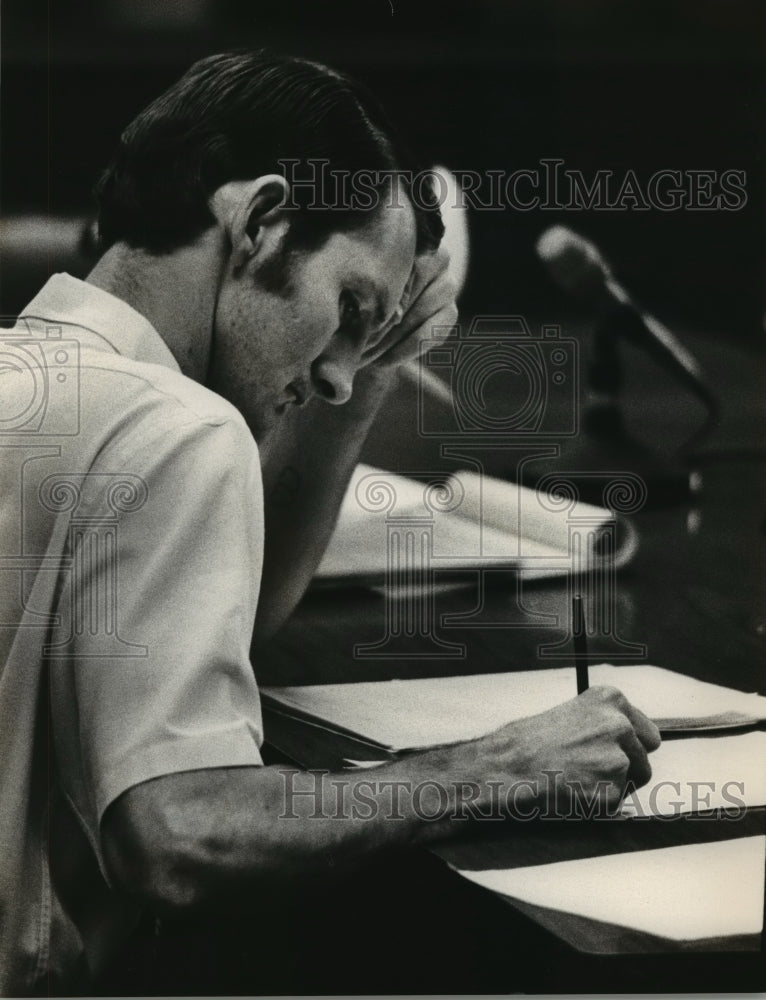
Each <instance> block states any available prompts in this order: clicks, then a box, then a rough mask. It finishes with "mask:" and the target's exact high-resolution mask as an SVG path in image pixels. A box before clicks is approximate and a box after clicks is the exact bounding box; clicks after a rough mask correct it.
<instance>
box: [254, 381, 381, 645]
mask: <svg viewBox="0 0 766 1000" xmlns="http://www.w3.org/2000/svg"><path fill="white" fill-rule="evenodd" d="M396 377H397V376H396V373H395V371H393V370H388V371H383V372H378V371H375V370H372V369H371V370H370V371H364V372H360V373H358V375H357V377H356V380H355V383H354V394H353V396H352V398H351V399H350V400H349V401H348V403H346V404H345V405H343V406H331V405H329V404H328V403H326V402H324V401H323V400H321V399H314V400H312V401H311V402H310V403H309V404H308V405H307V406H306V407H305V408H303V409H300V410H298V409H296V410H293V411H292V412H290V413H289V415H288V414H286V415H285V419H284V420H283V422H282V423H281V424H280V426H279V427H278V428H277V429H276V431H275V433H274V434H273V435H272V437H271V438H270V439H269V440H267V441H266V442H264V443H263V444H262V447H261V453H262V463H263V484H264V497H265V521H266V542H265V553H264V569H263V575H262V578H261V595H260V599H259V604H258V615H257V619H256V628H255V639H256V641H263V640H265V639H268V638H270V636H272V635H273V634H274V632H276V631H277V629H278V628H279V627H280V626H281V625H282V624H283V623H284V621H285V620H286V619H287V617H288V616H289V615H290V613H291V612H292V610H293V608H294V607H295V605H296V604H297V603H298V601H299V600H300V598H301V597H302V596H303V594H304V593H305V590H306V588H307V587H308V585H309V582H310V581H311V578H312V576H313V574H314V571H315V570H316V568H317V566H318V565H319V562H320V560H321V558H322V556H323V554H324V551H325V548H326V546H327V543H328V541H329V538H330V535H331V533H332V530H333V527H334V526H335V520H336V517H337V513H338V508H339V506H340V503H341V501H342V499H343V495H344V492H345V489H346V486H347V484H348V481H349V479H350V477H351V474H352V472H353V470H354V468H355V466H356V463H357V461H358V458H359V454H360V452H361V450H362V447H363V445H364V442H365V440H366V438H367V434H368V432H369V429H370V426H371V425H372V422H373V420H374V419H375V416H376V414H377V413H378V411H379V409H380V407H381V405H382V404H383V401H384V400H385V398H386V396H387V395H388V393H389V391H390V389H391V387H392V384H393V382H394V381H395V379H396Z"/></svg>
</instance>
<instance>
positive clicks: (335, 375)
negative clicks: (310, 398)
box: [311, 350, 358, 406]
mask: <svg viewBox="0 0 766 1000" xmlns="http://www.w3.org/2000/svg"><path fill="white" fill-rule="evenodd" d="M357 367H358V356H357V354H356V352H355V351H351V350H333V351H327V352H325V353H324V354H321V355H320V356H319V357H318V358H317V359H316V361H315V362H314V364H313V365H312V367H311V378H312V381H313V383H314V386H315V388H316V391H317V393H318V394H319V395H320V396H322V397H323V398H324V399H326V400H327V402H328V403H333V404H334V405H335V406H340V405H341V404H342V403H347V402H348V401H349V399H351V393H352V391H353V388H354V376H355V375H356V371H357Z"/></svg>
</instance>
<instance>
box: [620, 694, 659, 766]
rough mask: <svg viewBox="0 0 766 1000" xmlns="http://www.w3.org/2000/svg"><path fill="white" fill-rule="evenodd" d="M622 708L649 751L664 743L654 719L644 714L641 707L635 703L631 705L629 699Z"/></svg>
mask: <svg viewBox="0 0 766 1000" xmlns="http://www.w3.org/2000/svg"><path fill="white" fill-rule="evenodd" d="M622 710H623V712H624V713H625V715H626V716H627V717H628V719H629V721H630V723H631V725H632V726H633V729H634V730H635V732H636V736H637V737H638V738H639V740H641V743H642V744H643V745H644V746H645V747H646V749H647V750H648V751H649V753H652V751H654V750H656V749H657V748H658V747H659V746H660V744H661V743H662V737H661V736H660V731H659V729H658V728H657V726H656V725H655V724H654V723H653V722H652V720H651V719H650V718H649V717H648V716H646V715H644V713H643V712H642V711H641V709H639V708H636V707H635V705H631V703H630V702H629V701H628V700H627V699H626V700H625V704H624V706H623V709H622Z"/></svg>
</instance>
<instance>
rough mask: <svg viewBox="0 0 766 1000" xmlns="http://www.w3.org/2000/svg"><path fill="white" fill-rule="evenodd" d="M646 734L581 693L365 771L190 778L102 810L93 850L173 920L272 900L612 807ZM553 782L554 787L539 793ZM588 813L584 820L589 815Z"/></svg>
mask: <svg viewBox="0 0 766 1000" xmlns="http://www.w3.org/2000/svg"><path fill="white" fill-rule="evenodd" d="M659 744H660V738H659V732H658V730H657V727H656V726H655V725H654V724H653V723H652V722H651V721H650V720H649V719H647V718H646V717H645V716H644V715H643V714H642V713H640V712H639V711H638V710H637V709H635V708H633V707H632V706H631V705H630V704H629V703H628V702H627V701H626V700H625V698H624V696H623V695H622V694H620V692H618V691H616V690H614V689H610V688H598V687H594V688H591V689H590V690H589V691H587V692H585V694H583V695H581V696H579V697H578V698H574V699H572V700H571V701H569V702H565V703H564V704H563V705H559V706H557V707H556V708H554V709H550V710H549V711H547V712H544V713H542V714H541V715H538V716H533V717H531V718H528V719H522V720H519V721H517V722H513V723H510V724H509V725H507V726H504V727H503V728H501V729H498V730H496V731H495V732H494V733H490V734H488V735H487V736H484V737H481V738H480V739H477V740H472V741H469V742H466V743H460V744H454V745H450V746H445V747H441V748H436V749H434V750H431V751H428V752H424V753H420V754H413V755H411V756H407V757H405V758H402V759H400V760H397V761H395V762H392V763H390V764H386V765H384V766H382V767H377V768H374V769H373V770H359V771H351V772H343V773H340V774H337V775H328V774H326V773H324V772H306V771H303V772H301V771H296V770H292V769H290V770H288V769H280V768H278V767H242V768H222V769H211V770H200V771H190V772H184V773H180V774H171V775H167V776H165V777H162V778H157V779H155V780H153V781H146V782H144V783H143V784H140V785H136V786H134V787H133V788H131V789H129V790H128V791H127V792H125V794H124V795H122V796H121V797H120V798H119V799H118V800H117V801H116V802H114V803H113V804H112V805H111V806H110V807H109V809H108V810H107V813H106V815H105V817H104V821H103V824H102V831H101V832H102V848H103V854H104V859H105V861H106V865H107V869H108V871H109V873H110V876H111V878H112V881H113V883H114V885H115V886H116V887H119V888H122V889H123V890H124V891H126V892H129V893H131V894H133V895H135V896H137V897H138V898H139V899H140V900H141V901H142V902H144V903H148V904H150V905H152V906H153V907H154V908H155V909H163V910H170V911H171V912H177V913H184V912H187V911H190V910H195V909H198V908H204V909H209V908H211V907H215V906H217V905H221V904H224V905H226V906H227V907H231V906H234V905H236V904H237V901H239V902H241V903H243V904H244V905H247V903H248V901H249V900H250V899H252V898H258V897H257V896H254V895H253V894H254V893H256V892H257V893H260V894H261V896H262V895H263V894H264V893H268V892H269V891H275V890H276V891H281V890H282V889H284V888H287V887H289V886H290V885H294V884H296V883H297V884H299V885H300V884H305V882H306V881H307V880H310V879H312V878H319V877H321V876H322V875H323V874H329V873H334V872H336V871H337V870H338V869H339V868H341V867H346V868H348V867H352V866H354V865H356V864H359V863H361V862H363V861H364V860H365V859H367V858H368V857H369V856H370V855H374V854H376V853H379V852H381V851H383V850H385V849H388V850H391V849H397V848H399V849H401V848H405V847H411V846H413V845H417V844H424V843H428V842H430V841H432V840H434V839H438V838H441V837H444V836H447V835H449V834H451V833H455V832H458V831H462V830H464V829H465V828H466V825H467V824H468V823H470V822H471V821H473V820H475V819H479V818H482V817H484V818H492V819H497V818H499V816H500V815H501V814H502V815H504V816H506V817H508V818H509V820H510V822H511V823H513V822H514V820H515V819H519V818H520V819H521V820H522V821H523V820H525V819H529V818H530V817H531V816H532V815H533V813H534V811H535V809H536V808H537V806H538V805H541V804H544V805H545V808H546V809H548V810H551V812H549V813H548V815H553V816H576V815H578V812H577V808H576V807H575V804H576V802H577V801H579V798H578V797H579V796H582V801H583V802H585V801H590V802H591V803H593V802H594V801H596V800H599V801H601V803H602V805H603V806H604V808H605V810H606V812H605V814H604V815H609V812H610V810H615V809H617V808H619V805H620V802H621V797H622V795H623V793H624V791H625V789H626V783H627V780H628V775H630V776H631V780H632V781H633V782H635V784H636V785H642V784H645V783H646V782H647V781H648V780H649V777H650V776H651V767H650V765H649V761H648V757H647V753H648V752H651V751H653V750H655V749H657V747H658V746H659ZM550 775H558V776H560V778H561V780H562V781H563V785H562V784H560V783H556V782H554V786H553V788H551V786H550V783H549V778H550ZM591 814H592V813H591V812H590V811H589V812H588V813H587V815H591Z"/></svg>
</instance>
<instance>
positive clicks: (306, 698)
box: [263, 664, 766, 750]
mask: <svg viewBox="0 0 766 1000" xmlns="http://www.w3.org/2000/svg"><path fill="white" fill-rule="evenodd" d="M590 680H591V684H608V685H612V686H614V687H617V688H619V689H620V690H622V691H623V692H624V693H625V694H626V696H627V697H628V699H629V701H631V702H632V703H633V704H634V705H635V706H636V707H637V708H640V709H641V710H642V711H643V712H645V713H646V714H647V715H648V716H649V717H650V718H651V719H654V720H655V721H656V722H658V723H659V724H660V728H662V722H663V720H665V719H670V720H671V722H672V726H671V727H670V728H677V726H678V723H679V718H678V717H679V716H683V719H682V720H680V721H682V722H684V723H685V726H686V728H694V726H695V725H698V724H699V723H700V722H701V721H703V722H706V723H707V722H709V720H711V719H715V718H720V717H721V714H722V713H729V714H731V713H734V714H735V716H736V717H738V718H740V721H741V722H742V721H747V720H750V721H755V720H758V719H763V718H766V698H764V697H762V696H759V695H749V694H744V693H743V692H741V691H734V690H733V689H731V688H724V687H721V686H720V685H717V684H706V683H704V682H702V681H697V680H695V679H694V678H691V677H684V676H683V675H682V674H676V673H673V671H670V670H665V669H663V668H662V667H652V666H621V667H615V666H611V665H606V664H604V665H600V666H596V667H591V668H590ZM263 694H264V695H265V696H266V697H267V698H268V697H273V698H274V699H276V700H277V701H278V702H279V704H281V705H283V706H286V707H287V708H288V709H289V708H293V709H298V710H299V711H302V712H306V713H308V714H310V715H312V716H314V717H316V718H317V719H320V720H322V721H324V722H325V723H327V724H329V725H331V726H334V727H336V728H339V729H342V730H344V731H346V732H351V733H356V734H359V735H360V736H363V737H364V738H365V739H366V740H368V741H371V742H373V743H378V744H380V745H381V746H383V747H385V748H386V749H389V750H403V749H413V748H418V747H425V746H433V745H436V744H439V743H454V742H457V741H460V740H467V739H474V738H475V737H477V736H481V735H483V734H484V733H488V732H491V731H492V730H493V729H497V728H499V727H500V726H502V725H503V724H505V723H507V722H511V721H513V720H514V719H521V718H524V717H525V716H529V715H536V714H537V713H538V712H543V711H545V710H546V709H548V708H552V707H553V706H554V705H558V704H561V703H562V702H564V701H567V700H568V699H570V698H573V697H574V696H575V694H576V685H575V673H574V668H571V667H558V668H555V669H553V670H530V671H518V672H514V673H498V674H475V675H473V676H463V677H437V678H418V679H413V680H392V681H370V682H364V683H359V684H323V685H312V686H307V687H281V688H269V687H266V688H264V689H263Z"/></svg>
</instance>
